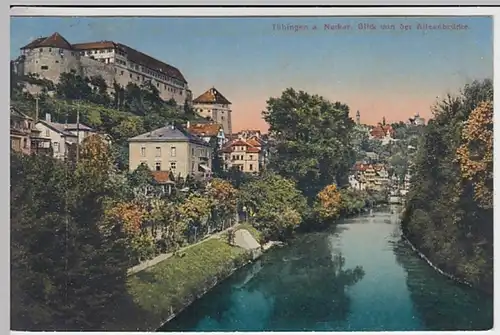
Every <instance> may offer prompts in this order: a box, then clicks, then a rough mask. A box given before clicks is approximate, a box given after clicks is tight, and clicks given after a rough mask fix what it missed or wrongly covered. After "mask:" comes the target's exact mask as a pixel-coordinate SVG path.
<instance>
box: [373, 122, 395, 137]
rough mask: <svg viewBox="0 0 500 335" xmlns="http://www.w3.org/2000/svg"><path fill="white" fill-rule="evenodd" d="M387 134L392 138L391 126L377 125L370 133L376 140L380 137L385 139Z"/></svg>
mask: <svg viewBox="0 0 500 335" xmlns="http://www.w3.org/2000/svg"><path fill="white" fill-rule="evenodd" d="M387 132H389V134H390V135H391V136H392V135H394V129H392V127H391V125H388V124H387V125H382V124H380V123H379V124H378V125H377V126H376V127H374V128H373V129H372V130H371V131H370V134H371V135H372V136H373V137H376V138H382V137H385V135H386V134H387Z"/></svg>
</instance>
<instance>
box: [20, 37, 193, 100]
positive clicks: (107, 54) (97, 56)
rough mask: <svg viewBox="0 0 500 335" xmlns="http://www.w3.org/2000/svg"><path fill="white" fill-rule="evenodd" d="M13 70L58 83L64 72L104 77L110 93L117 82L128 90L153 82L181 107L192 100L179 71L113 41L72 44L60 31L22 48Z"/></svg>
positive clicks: (163, 95)
mask: <svg viewBox="0 0 500 335" xmlns="http://www.w3.org/2000/svg"><path fill="white" fill-rule="evenodd" d="M13 67H14V70H15V72H16V73H17V74H19V75H29V74H37V75H39V76H40V78H43V79H48V80H51V81H52V82H54V83H57V82H58V81H59V77H60V75H61V74H62V73H69V72H72V71H74V72H75V73H76V74H79V75H81V76H83V77H93V76H97V75H100V76H102V78H103V79H104V80H105V81H106V84H107V86H108V89H109V90H114V83H116V84H118V85H120V86H122V87H126V86H127V84H128V83H134V84H137V85H139V86H140V85H142V84H144V83H147V82H150V83H151V84H152V85H153V86H154V87H156V88H157V89H158V91H159V95H160V97H161V98H162V99H163V100H165V101H168V100H170V99H173V100H175V101H176V103H177V104H178V105H181V104H184V103H185V102H186V101H187V102H188V103H191V100H192V94H191V91H190V89H189V87H188V82H187V81H186V79H185V78H184V76H183V74H182V73H181V71H180V70H179V69H177V68H176V67H173V66H171V65H168V64H166V63H164V62H162V61H160V60H158V59H155V58H153V57H151V56H149V55H146V54H144V53H142V52H140V51H137V50H135V49H133V48H131V47H129V46H126V45H124V44H121V43H117V42H113V41H97V42H87V43H77V44H71V43H70V42H68V41H67V40H66V39H65V38H64V37H63V36H61V35H60V34H59V33H57V32H56V33H54V34H52V35H51V36H48V37H39V38H37V39H35V40H33V41H32V42H30V43H29V44H27V45H25V46H24V47H22V48H21V56H19V57H18V58H17V59H16V60H15V61H14V62H13Z"/></svg>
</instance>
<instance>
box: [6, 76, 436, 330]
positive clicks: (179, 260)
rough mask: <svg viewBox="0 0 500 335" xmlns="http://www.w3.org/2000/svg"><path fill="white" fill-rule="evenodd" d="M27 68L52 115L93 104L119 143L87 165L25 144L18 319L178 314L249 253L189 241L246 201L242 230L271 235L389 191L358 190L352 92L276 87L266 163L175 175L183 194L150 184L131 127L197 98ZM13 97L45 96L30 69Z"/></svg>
mask: <svg viewBox="0 0 500 335" xmlns="http://www.w3.org/2000/svg"><path fill="white" fill-rule="evenodd" d="M17 79H19V78H17ZM101 79H102V78H101ZM24 80H31V81H36V82H37V83H39V84H42V85H45V90H44V93H42V94H41V96H39V106H40V111H41V113H40V115H43V114H44V113H46V112H50V113H52V114H53V116H54V117H53V119H55V120H56V121H60V122H64V121H65V120H66V118H67V119H68V122H74V119H75V117H76V108H79V110H80V113H81V120H82V121H83V122H85V123H86V124H88V125H90V126H92V127H94V128H96V129H99V130H103V131H105V132H107V133H108V134H110V135H111V136H112V138H113V144H112V145H111V146H109V145H108V144H106V143H105V142H103V141H102V140H101V139H100V138H99V137H97V136H92V137H89V138H87V139H86V140H84V142H83V143H82V146H81V149H80V150H81V151H80V159H79V161H78V163H77V164H68V163H65V162H62V161H58V160H55V159H53V158H51V157H46V156H37V155H34V156H20V155H18V154H15V153H11V189H10V192H11V245H12V249H11V250H12V252H11V292H12V294H11V296H12V303H11V306H12V307H11V322H12V326H11V327H12V329H14V330H102V329H109V330H111V329H116V330H134V329H146V328H148V329H150V328H151V327H155V326H159V325H158V324H157V323H158V322H160V321H161V320H164V318H166V317H167V316H168V315H167V314H168V313H170V312H172V311H176V310H178V309H180V308H182V306H183V305H184V304H185V303H186V301H188V300H190V299H191V298H192V297H196V296H197V295H199V294H201V293H202V292H203V290H204V289H206V288H207V287H209V286H210V285H211V284H213V282H214V281H216V280H217V279H221V278H224V276H225V275H227V274H229V273H230V272H231V271H233V269H234V268H236V267H238V266H240V265H241V264H244V263H245V262H246V261H247V260H248V258H247V255H245V253H244V252H243V250H242V249H239V248H237V247H233V246H231V245H229V244H228V243H227V241H226V240H225V239H224V238H221V239H218V238H214V239H210V240H207V241H205V242H203V243H201V244H197V245H195V246H193V247H191V248H189V249H181V248H183V247H184V246H187V245H190V244H192V243H195V242H198V241H200V240H202V239H203V238H204V237H206V236H209V235H211V234H213V233H215V232H220V231H223V230H224V229H226V228H228V227H230V226H231V225H232V224H233V219H234V217H235V216H236V215H238V214H239V213H241V212H242V211H243V210H245V214H246V217H247V218H248V222H245V223H244V224H243V225H242V226H240V228H241V227H243V228H245V227H247V228H248V230H249V231H250V232H251V233H252V234H253V235H254V236H255V237H256V238H257V239H258V240H259V242H261V243H265V242H266V241H269V240H286V239H289V238H291V237H292V236H293V234H294V233H295V232H297V231H301V230H308V229H313V228H316V227H317V226H318V225H319V226H324V225H326V224H328V223H331V222H334V221H335V219H336V218H338V217H339V216H341V215H349V214H354V213H359V212H360V211H362V210H363V209H364V208H366V207H367V206H371V205H373V203H377V202H381V201H383V200H384V196H383V195H381V194H376V193H367V192H356V191H353V190H348V189H347V188H346V185H347V176H348V175H347V174H348V171H349V168H350V167H351V166H352V164H353V163H354V160H355V158H356V157H355V156H356V150H357V149H358V148H356V147H355V145H354V144H353V143H355V141H353V138H352V137H353V136H354V131H353V125H354V123H353V121H352V120H351V119H350V118H349V116H348V113H349V108H348V106H346V105H344V104H342V103H339V102H337V103H331V102H329V101H327V100H325V99H323V98H321V97H319V96H315V95H309V94H307V93H305V92H297V91H295V90H293V89H287V90H285V91H284V92H283V93H282V95H281V97H279V98H271V99H269V101H268V108H267V111H266V112H264V118H265V119H266V121H267V122H268V123H269V125H270V132H271V134H273V136H274V137H275V138H276V141H275V143H274V144H273V153H272V156H271V161H270V163H269V166H268V168H267V170H266V171H264V172H262V173H261V175H259V176H252V177H250V176H245V175H242V174H241V173H240V172H238V171H230V172H229V173H223V172H221V171H216V173H217V175H216V178H214V179H212V180H210V181H208V182H207V181H198V180H195V179H193V178H186V179H181V178H178V177H176V176H172V179H174V180H176V187H175V188H174V189H173V192H172V194H170V195H163V196H160V197H154V198H150V197H146V196H144V194H143V193H141V192H137V190H144V189H145V188H146V187H147V186H154V185H155V181H154V179H153V178H152V175H151V172H150V171H149V170H148V169H147V168H145V167H140V168H138V169H137V170H136V171H133V172H129V171H128V169H127V164H126V162H127V158H126V157H127V156H126V155H127V154H126V151H127V150H126V139H127V138H129V137H132V136H135V135H137V134H139V133H142V132H144V131H148V130H150V129H154V128H156V127H160V126H163V125H164V124H165V123H166V122H167V121H168V122H172V121H174V122H175V121H177V122H183V121H185V120H194V121H195V120H197V119H198V118H199V116H197V115H196V114H195V113H194V112H193V111H192V110H191V109H190V108H189V107H188V106H187V104H186V106H184V108H178V107H175V106H173V104H172V103H171V102H164V101H162V100H161V99H159V97H158V92H157V91H155V89H154V87H149V86H147V85H145V86H143V87H137V86H134V85H129V86H127V87H126V88H125V89H124V88H120V87H114V89H115V90H114V94H113V95H112V96H109V95H108V93H107V91H106V89H105V87H104V86H103V85H102V81H101V80H100V79H99V78H81V77H79V76H77V75H75V74H65V75H63V76H62V77H61V84H59V85H55V86H54V85H52V86H51V83H48V82H45V81H43V80H40V79H37V78H24ZM49 93H50V94H49ZM11 98H12V104H13V105H14V106H16V107H17V108H19V109H20V110H21V111H23V112H25V113H26V114H28V115H31V116H34V115H33V114H34V106H35V99H34V97H33V96H31V95H29V94H28V93H26V92H23V90H22V84H20V83H19V82H18V81H16V78H14V80H13V82H12V83H11ZM77 101H78V103H76V102H77ZM214 150H215V149H214ZM214 166H217V163H216V162H214ZM186 187H187V188H188V191H187V192H181V191H180V190H181V189H184V188H186ZM408 212H411V210H410V211H408ZM436 229H437V228H436ZM179 251H180V252H179ZM167 252H174V254H175V255H174V257H171V258H169V259H167V260H165V261H163V262H161V263H159V264H157V265H156V266H154V267H152V268H150V269H147V270H144V271H141V272H139V273H136V274H134V275H132V276H128V275H127V270H128V269H129V268H130V267H132V266H134V265H137V264H139V263H140V262H142V261H145V260H147V259H151V258H152V257H154V256H156V255H159V254H163V253H167ZM138 325H139V326H138ZM141 327H143V328H141Z"/></svg>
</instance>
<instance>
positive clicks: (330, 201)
mask: <svg viewBox="0 0 500 335" xmlns="http://www.w3.org/2000/svg"><path fill="white" fill-rule="evenodd" d="M341 206H342V198H341V194H340V192H339V190H338V188H337V185H335V184H331V185H328V186H326V187H325V188H323V189H322V190H321V191H320V192H319V193H318V195H317V204H316V211H317V214H318V216H319V219H320V220H325V221H331V220H335V219H336V218H337V217H338V216H339V214H340V211H341V209H342V207H341Z"/></svg>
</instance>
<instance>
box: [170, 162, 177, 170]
mask: <svg viewBox="0 0 500 335" xmlns="http://www.w3.org/2000/svg"><path fill="white" fill-rule="evenodd" d="M175 169H177V162H170V170H172V171H174V170H175Z"/></svg>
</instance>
